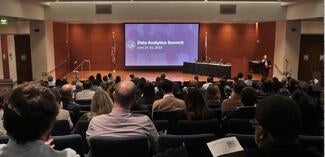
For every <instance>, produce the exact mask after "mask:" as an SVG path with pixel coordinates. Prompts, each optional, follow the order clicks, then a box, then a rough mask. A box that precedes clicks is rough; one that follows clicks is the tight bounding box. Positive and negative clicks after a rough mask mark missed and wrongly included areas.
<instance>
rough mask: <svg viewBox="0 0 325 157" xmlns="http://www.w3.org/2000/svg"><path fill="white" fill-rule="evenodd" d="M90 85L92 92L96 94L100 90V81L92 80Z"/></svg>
mask: <svg viewBox="0 0 325 157" xmlns="http://www.w3.org/2000/svg"><path fill="white" fill-rule="evenodd" d="M92 83H93V86H92V90H93V91H95V92H96V91H98V90H102V87H101V86H100V84H101V82H100V80H97V79H94V80H93V82H92Z"/></svg>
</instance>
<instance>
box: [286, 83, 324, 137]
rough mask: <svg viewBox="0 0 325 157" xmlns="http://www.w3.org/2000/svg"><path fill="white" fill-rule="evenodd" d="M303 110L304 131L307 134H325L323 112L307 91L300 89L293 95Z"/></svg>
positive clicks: (293, 98)
mask: <svg viewBox="0 0 325 157" xmlns="http://www.w3.org/2000/svg"><path fill="white" fill-rule="evenodd" d="M291 98H292V100H294V101H295V102H296V103H297V104H298V106H299V107H300V109H301V112H302V131H303V134H305V135H323V127H324V125H323V122H324V119H323V113H322V109H321V108H318V107H317V106H316V104H315V103H314V102H313V101H312V99H311V97H310V96H308V95H307V94H306V92H305V91H303V90H301V89H298V90H296V91H295V92H293V93H292V95H291Z"/></svg>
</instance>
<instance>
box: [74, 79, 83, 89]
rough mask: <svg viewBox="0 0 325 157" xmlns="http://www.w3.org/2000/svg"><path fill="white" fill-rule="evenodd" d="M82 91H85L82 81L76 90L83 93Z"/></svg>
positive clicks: (78, 82) (78, 83)
mask: <svg viewBox="0 0 325 157" xmlns="http://www.w3.org/2000/svg"><path fill="white" fill-rule="evenodd" d="M82 89H83V83H82V82H80V81H77V83H76V90H77V91H82Z"/></svg>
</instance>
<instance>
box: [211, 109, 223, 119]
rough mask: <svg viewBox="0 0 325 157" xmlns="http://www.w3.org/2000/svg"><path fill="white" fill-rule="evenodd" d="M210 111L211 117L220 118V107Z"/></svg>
mask: <svg viewBox="0 0 325 157" xmlns="http://www.w3.org/2000/svg"><path fill="white" fill-rule="evenodd" d="M211 112H212V115H213V118H215V119H221V116H222V113H221V109H220V108H215V109H211Z"/></svg>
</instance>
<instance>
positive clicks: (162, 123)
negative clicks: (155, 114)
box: [153, 120, 169, 134]
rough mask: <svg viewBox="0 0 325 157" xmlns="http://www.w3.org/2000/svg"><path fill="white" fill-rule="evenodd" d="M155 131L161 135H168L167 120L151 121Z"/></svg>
mask: <svg viewBox="0 0 325 157" xmlns="http://www.w3.org/2000/svg"><path fill="white" fill-rule="evenodd" d="M153 123H154V124H155V127H156V129H157V131H158V132H159V133H160V134H161V133H168V127H169V122H168V120H155V121H153Z"/></svg>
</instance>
